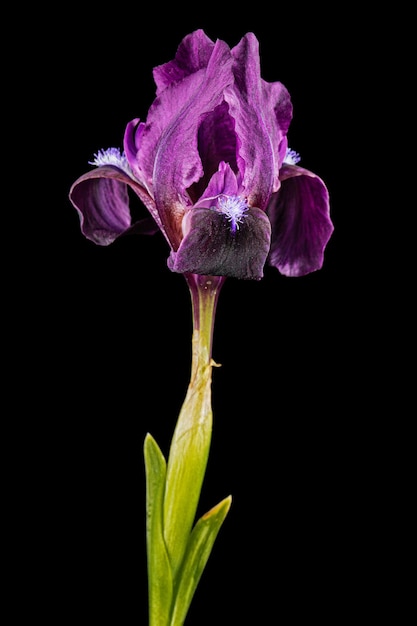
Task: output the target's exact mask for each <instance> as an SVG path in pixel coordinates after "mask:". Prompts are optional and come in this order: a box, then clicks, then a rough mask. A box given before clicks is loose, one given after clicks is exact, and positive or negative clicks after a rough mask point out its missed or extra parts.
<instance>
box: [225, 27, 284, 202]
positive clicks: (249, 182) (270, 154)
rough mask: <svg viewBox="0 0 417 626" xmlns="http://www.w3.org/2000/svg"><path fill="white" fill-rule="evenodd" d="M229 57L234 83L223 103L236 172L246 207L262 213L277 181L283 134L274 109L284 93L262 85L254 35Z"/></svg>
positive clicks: (227, 91)
mask: <svg viewBox="0 0 417 626" xmlns="http://www.w3.org/2000/svg"><path fill="white" fill-rule="evenodd" d="M231 53H232V56H233V59H234V64H233V74H234V78H235V81H234V85H233V86H232V87H230V88H228V89H227V90H225V100H226V102H227V103H228V104H229V111H230V115H231V116H232V117H233V119H234V120H235V132H236V135H237V138H238V145H237V149H238V157H237V163H238V168H239V170H240V172H242V174H243V186H244V188H245V191H246V195H247V197H248V201H249V204H250V205H252V206H257V207H259V208H261V209H263V210H265V209H266V206H267V203H268V200H269V198H270V195H271V193H272V191H273V189H274V187H276V184H277V181H278V170H279V164H278V161H277V155H276V153H275V150H276V149H277V148H278V145H279V143H280V139H281V138H282V135H283V134H284V133H283V131H281V130H280V128H279V127H278V125H277V115H276V112H275V111H274V107H275V105H276V103H277V102H279V101H280V99H281V100H282V99H283V98H284V96H283V94H284V91H286V90H285V88H284V87H282V88H280V87H279V86H275V87H270V88H269V89H268V88H267V87H266V83H265V81H262V79H261V73H260V59H259V45H258V40H257V39H256V37H255V35H254V34H253V33H247V34H246V35H245V36H244V37H243V38H242V39H241V41H240V42H239V44H238V45H237V46H235V47H234V48H233V49H232V51H231ZM272 141H274V142H275V145H276V147H275V146H273V144H272Z"/></svg>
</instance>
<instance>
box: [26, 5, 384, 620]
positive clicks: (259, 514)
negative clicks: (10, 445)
mask: <svg viewBox="0 0 417 626" xmlns="http://www.w3.org/2000/svg"><path fill="white" fill-rule="evenodd" d="M307 6H308V7H309V8H307V9H306V8H305V7H301V6H300V5H299V4H293V5H291V7H289V6H288V5H287V4H286V5H285V7H284V6H279V5H275V8H274V11H273V12H272V13H271V9H272V5H269V4H267V5H266V6H263V5H262V3H258V2H257V3H254V4H252V5H250V6H249V7H246V8H244V7H243V5H229V6H227V9H228V11H227V13H226V14H224V13H223V11H224V10H226V5H225V6H224V7H223V6H219V5H215V6H214V5H204V6H202V5H199V6H198V7H197V6H194V7H191V8H189V7H187V5H184V6H183V5H181V4H180V5H178V4H177V5H175V6H173V5H169V8H168V9H167V8H164V7H161V6H159V5H158V6H156V5H155V7H147V8H146V9H144V8H141V7H140V6H139V5H130V4H126V3H119V4H118V5H117V6H115V7H111V9H107V8H104V6H101V5H96V4H94V5H93V4H91V5H90V4H89V3H87V4H86V6H85V7H83V9H82V10H81V9H79V8H78V9H77V10H75V9H69V8H65V9H60V10H59V12H56V13H50V14H49V15H48V19H50V20H51V25H52V26H51V28H50V29H46V30H47V34H46V36H45V39H43V38H42V36H39V39H38V42H37V48H36V52H37V60H36V63H35V64H34V68H33V78H35V79H37V84H38V86H39V89H37V88H35V89H33V90H31V102H32V103H34V105H35V106H37V108H38V111H39V115H38V116H37V117H35V118H34V119H33V120H32V123H33V127H34V128H35V132H36V131H38V132H39V134H40V137H41V138H42V139H41V143H42V146H41V152H42V154H44V156H43V163H42V166H41V168H40V169H41V170H42V183H41V184H38V186H37V189H36V191H37V193H36V201H35V202H34V206H33V207H31V211H32V209H33V213H32V215H31V218H30V220H29V225H28V227H27V229H26V231H25V234H26V235H27V236H28V238H29V239H30V240H34V241H35V242H36V245H35V246H34V248H35V249H34V252H32V253H31V256H29V257H28V258H27V263H26V264H25V269H24V271H23V272H22V279H21V282H20V285H21V294H20V296H21V299H22V300H23V310H24V311H26V313H27V312H28V311H30V316H26V320H25V329H26V333H25V336H26V343H25V347H24V349H23V350H24V351H23V354H22V352H20V357H19V376H20V377H21V379H22V380H25V384H22V388H23V389H24V390H25V391H24V393H22V396H21V397H19V396H18V398H17V402H18V405H19V404H20V405H21V406H22V407H23V406H24V403H25V401H26V400H27V395H29V396H30V403H31V407H32V411H33V416H34V419H33V420H30V421H29V423H26V421H25V420H24V427H23V425H22V430H21V432H20V437H21V439H20V441H21V447H22V449H24V450H27V454H22V457H23V456H24V457H25V458H26V462H27V465H28V467H29V470H28V471H25V472H24V476H25V480H24V490H23V496H22V499H23V502H24V505H23V506H24V509H25V511H26V515H25V519H28V518H30V520H31V523H30V526H29V528H30V530H29V532H27V526H25V524H23V529H24V530H25V532H24V541H25V545H26V558H25V564H26V565H25V570H24V571H25V575H26V576H27V580H28V581H29V586H30V587H32V586H34V589H35V590H34V591H33V595H31V596H30V600H29V602H30V605H31V607H33V611H34V613H36V614H39V615H41V616H42V617H43V619H44V621H48V620H51V621H53V622H54V623H57V624H61V623H73V622H75V621H76V622H78V623H84V622H85V623H87V622H88V623H92V624H95V623H103V624H107V623H109V624H117V625H118V624H123V625H124V626H130V625H133V624H140V625H142V624H143V625H144V626H145V624H146V623H147V586H146V585H147V583H146V552H145V550H146V545H145V478H144V466H143V452H142V449H143V441H144V438H145V435H146V433H148V432H150V433H151V434H152V435H153V436H154V437H155V439H156V441H157V442H158V443H159V445H160V447H161V449H162V450H163V452H164V453H165V455H166V456H167V455H168V450H169V443H170V438H171V436H172V433H173V429H174V426H175V421H176V417H177V415H178V412H179V409H180V407H181V403H182V400H183V398H184V395H185V392H186V388H187V385H188V379H189V368H190V347H191V343H190V342H191V331H192V326H191V308H190V304H191V303H190V298H189V294H188V289H187V287H186V283H185V281H184V279H183V277H182V276H181V275H177V274H173V273H171V272H170V271H169V270H168V269H167V266H166V258H167V255H168V248H167V245H166V242H165V240H163V238H162V236H160V235H156V236H154V237H152V238H138V239H135V238H127V239H122V240H119V241H117V242H115V243H114V244H113V245H112V246H110V247H107V248H100V247H98V246H95V245H94V244H92V243H91V242H89V241H87V240H86V239H84V238H83V236H82V235H81V232H80V229H79V221H78V217H77V215H76V212H75V209H74V208H73V207H72V205H71V204H70V202H69V200H68V192H69V188H70V186H71V184H72V183H73V182H74V180H75V179H76V178H78V176H80V175H81V174H83V173H84V172H85V171H87V170H88V169H90V166H89V165H88V161H89V160H91V159H92V157H93V154H94V153H95V152H97V151H98V150H99V149H101V148H103V149H105V148H107V147H110V146H117V147H121V145H122V140H123V133H124V129H125V125H126V124H127V123H128V122H129V121H130V120H131V119H132V118H134V117H140V118H142V119H145V118H146V115H147V110H148V108H149V106H150V105H151V103H152V101H153V99H154V93H155V92H154V83H153V78H152V68H153V67H154V66H156V65H159V64H161V63H164V62H166V61H169V60H171V59H172V58H173V57H174V55H175V52H176V49H177V46H178V44H179V43H180V41H181V39H182V38H183V37H184V36H185V35H186V34H188V33H189V32H191V31H193V30H195V29H197V28H203V29H204V30H205V31H206V33H207V34H208V35H209V36H210V37H211V38H212V39H213V40H215V39H216V38H221V39H224V40H225V41H227V43H228V44H229V45H230V46H233V45H236V44H237V43H238V41H239V40H240V38H241V37H242V36H243V35H244V34H245V33H246V32H248V31H253V32H254V33H255V35H256V36H257V37H258V40H259V43H260V55H261V69H262V76H263V78H265V79H266V80H268V81H275V80H280V81H281V82H283V83H284V85H285V86H286V87H287V88H288V89H289V91H290V93H291V96H292V100H293V106H294V117H293V121H292V125H291V127H290V131H289V143H290V146H291V147H292V148H293V149H294V150H296V151H298V152H299V153H300V154H301V157H302V162H301V165H303V166H304V167H306V168H307V169H310V170H312V171H314V172H315V173H317V174H318V175H319V176H321V177H322V178H323V180H324V181H325V182H326V184H327V186H328V188H329V192H330V199H331V216H332V220H333V223H334V226H335V231H334V234H333V236H332V238H331V240H330V242H329V244H328V246H327V249H326V253H325V261H324V266H323V268H322V269H321V270H320V271H318V272H315V273H314V274H311V275H309V276H306V277H303V278H297V279H289V278H285V277H283V276H281V275H280V274H279V273H278V271H277V270H275V269H273V268H265V276H264V279H263V280H262V281H259V282H244V281H236V280H228V281H226V283H225V286H224V288H223V290H222V293H221V295H220V300H219V305H218V310H217V317H216V323H215V332H214V347H213V357H214V359H215V360H216V361H217V362H218V363H220V364H221V365H222V367H221V368H218V369H215V370H214V373H213V410H214V429H213V440H212V448H211V454H210V458H209V463H208V468H207V474H206V479H205V483H204V487H203V492H202V495H201V501H200V507H199V513H200V514H202V513H204V512H205V511H207V510H208V509H209V508H211V506H213V505H214V504H216V503H217V502H219V501H220V500H221V499H222V498H224V497H225V496H227V495H229V494H232V496H233V503H232V507H231V510H230V512H229V515H228V516H227V518H226V520H225V522H224V525H223V527H222V529H221V531H220V533H219V536H218V538H217V540H216V543H215V546H214V549H213V552H212V555H211V556H210V559H209V562H208V564H207V567H206V570H205V572H204V573H203V577H202V579H201V582H200V584H199V586H198V588H197V592H196V595H195V598H194V600H193V603H192V606H191V609H190V613H189V616H188V619H187V622H186V623H187V624H189V625H190V626H193V625H197V624H198V625H200V626H203V625H205V624H217V625H218V626H222V625H223V624H240V623H251V624H257V625H258V624H259V625H260V624H275V623H280V624H286V625H287V624H288V625H289V624H296V623H297V624H298V623H307V622H309V621H310V619H315V620H317V621H319V622H320V623H322V624H332V625H333V624H339V623H344V622H345V621H347V622H349V623H350V622H353V621H355V622H356V619H357V616H358V614H359V613H360V615H361V617H362V618H363V619H365V620H367V619H368V618H371V617H372V615H374V614H375V613H374V612H375V607H376V606H379V607H380V608H381V607H382V608H383V610H385V611H389V610H390V607H391V604H390V603H391V599H390V596H389V594H388V595H386V594H385V593H384V592H383V591H381V588H380V585H379V582H378V581H379V580H380V579H381V578H382V579H383V578H384V576H385V573H386V572H387V566H386V559H387V558H388V556H387V548H386V547H385V549H384V550H382V551H381V549H380V548H381V540H382V535H383V533H382V531H381V519H380V516H379V512H380V511H381V494H382V493H384V492H385V491H386V490H387V489H391V484H390V481H391V479H390V471H391V463H392V462H391V461H390V459H391V457H392V455H393V450H392V449H391V450H390V449H389V448H388V450H387V449H386V447H385V444H384V445H383V444H382V443H380V442H381V440H384V441H385V437H386V434H387V433H386V430H387V428H389V426H387V425H386V424H384V423H383V422H382V421H381V419H380V411H379V409H376V408H375V402H376V400H375V398H376V397H377V396H378V394H380V391H381V390H380V387H379V386H378V383H377V382H376V380H375V370H374V365H373V364H374V362H375V361H376V360H378V356H379V355H378V351H379V350H381V352H383V351H384V350H385V346H382V345H381V344H380V343H379V342H378V341H377V338H378V335H379V327H378V325H376V324H375V319H376V311H377V309H378V305H377V304H376V303H378V304H379V303H380V302H381V301H382V302H384V301H385V300H387V299H389V297H390V290H393V289H394V287H393V285H392V284H391V283H390V282H389V279H387V280H385V282H384V283H382V282H380V281H379V280H377V279H375V275H374V274H373V270H374V265H375V259H374V258H373V256H372V254H371V253H370V252H369V239H370V238H371V239H372V238H373V237H376V235H375V232H373V233H371V228H370V226H371V224H372V223H373V219H374V216H375V215H376V207H375V206H373V205H372V203H371V204H370V203H369V202H368V199H367V191H366V190H365V191H364V190H363V174H364V171H365V169H366V164H365V163H364V162H363V161H362V158H363V157H362V154H361V155H360V158H359V159H358V146H360V145H361V143H362V142H363V141H364V136H363V132H362V128H360V127H359V123H360V122H361V121H363V118H364V117H366V116H367V104H366V96H367V93H369V92H370V91H372V85H373V81H374V80H375V68H376V69H378V64H381V63H382V60H381V57H378V55H377V53H376V51H375V47H374V45H375V44H373V45H371V43H370V42H369V40H368V37H367V33H368V30H369V24H365V23H364V18H363V16H362V15H361V14H360V12H357V11H353V10H352V9H349V6H348V5H346V6H340V5H338V8H337V10H336V9H330V11H329V9H328V8H326V9H325V8H324V4H323V5H322V8H320V5H319V6H318V7H317V6H316V5H307ZM326 7H327V5H326ZM359 103H360V104H359ZM359 109H360V111H359ZM365 139H366V138H365ZM365 150H366V149H365ZM45 162H47V164H45ZM38 165H39V163H34V164H33V166H32V169H33V168H35V169H36V168H37V166H38ZM353 169H354V172H355V173H354V175H353ZM361 181H362V182H361ZM35 215H36V217H35ZM32 243H33V241H32ZM25 249H27V250H29V247H27V248H25ZM35 258H36V263H35ZM387 290H388V291H387ZM28 320H29V321H28ZM26 381H27V382H26ZM28 459H29V460H28ZM381 459H383V460H382V462H381ZM382 517H383V516H382ZM387 575H388V573H387ZM35 581H36V582H35ZM376 581H377V582H376Z"/></svg>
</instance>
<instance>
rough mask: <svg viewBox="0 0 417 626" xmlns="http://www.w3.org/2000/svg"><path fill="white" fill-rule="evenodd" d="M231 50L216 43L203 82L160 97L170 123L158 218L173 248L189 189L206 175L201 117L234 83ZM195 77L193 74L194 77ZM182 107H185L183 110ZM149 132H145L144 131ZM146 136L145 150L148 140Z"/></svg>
mask: <svg viewBox="0 0 417 626" xmlns="http://www.w3.org/2000/svg"><path fill="white" fill-rule="evenodd" d="M231 67H232V58H231V56H230V49H229V47H228V46H227V44H225V43H224V42H222V41H217V42H216V44H215V46H214V48H213V52H212V55H211V57H210V60H209V63H208V66H207V69H206V70H205V72H204V74H203V81H202V82H200V83H199V84H195V85H194V87H195V88H194V89H193V90H192V91H191V90H190V89H188V88H186V92H184V91H183V89H184V88H185V86H184V83H185V82H187V81H184V82H183V83H180V84H179V85H177V86H176V87H175V89H176V90H177V91H178V93H175V94H174V92H172V94H169V100H167V101H166V102H165V97H166V94H167V91H170V90H165V91H164V92H162V94H161V107H160V115H161V116H163V115H164V114H165V111H164V108H163V106H164V105H165V106H166V107H167V110H166V114H167V115H168V116H169V118H170V119H169V124H168V126H167V127H166V128H165V129H164V130H163V132H162V135H161V136H160V137H159V139H158V142H157V153H156V155H155V161H154V168H153V191H154V196H155V201H156V206H157V208H158V212H159V215H160V217H161V220H162V222H163V223H164V225H165V228H166V231H167V233H168V236H169V238H170V241H171V244H172V247H173V248H174V249H176V248H177V247H178V245H179V243H180V241H181V238H182V235H181V222H182V217H183V215H184V212H185V210H186V207H187V206H189V207H191V206H192V204H193V202H192V201H191V199H190V197H189V194H188V192H187V189H188V188H189V187H190V186H191V185H192V183H194V182H196V181H198V180H199V179H200V178H201V176H202V175H203V168H202V164H201V159H200V155H199V152H198V128H199V124H200V121H201V118H202V116H203V115H204V114H205V113H207V112H209V111H212V110H213V109H214V108H215V107H217V106H218V105H219V104H221V102H222V101H223V91H224V89H225V88H226V86H227V85H229V84H230V83H231V82H233V75H232V71H231ZM195 76H196V75H195V74H194V75H193V78H194V77H195ZM172 98H175V102H176V108H175V107H174V110H175V111H176V114H175V115H172V108H173V107H172ZM181 107H182V108H181ZM145 133H146V131H145ZM145 133H144V136H143V143H142V151H143V150H144V149H145V145H146V137H145Z"/></svg>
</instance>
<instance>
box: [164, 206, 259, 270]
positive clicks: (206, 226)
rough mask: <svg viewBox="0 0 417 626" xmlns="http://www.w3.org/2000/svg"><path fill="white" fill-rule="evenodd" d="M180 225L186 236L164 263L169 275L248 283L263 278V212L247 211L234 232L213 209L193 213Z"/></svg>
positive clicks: (226, 220) (255, 209)
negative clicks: (221, 277)
mask: <svg viewBox="0 0 417 626" xmlns="http://www.w3.org/2000/svg"><path fill="white" fill-rule="evenodd" d="M184 222H185V230H188V233H187V234H186V235H185V237H184V239H183V240H182V242H181V245H180V247H179V248H178V251H177V252H174V251H172V252H171V255H170V257H169V259H168V267H169V268H170V269H171V270H172V271H173V272H180V273H192V274H208V275H212V276H229V277H233V278H240V279H252V280H260V279H261V278H262V277H263V268H264V265H265V261H266V258H267V255H268V252H269V245H270V236H271V225H270V222H269V220H268V218H267V216H266V215H265V213H264V212H263V211H261V210H260V209H257V208H248V210H247V212H246V213H245V215H244V218H243V220H242V222H241V223H239V227H238V228H236V229H235V230H233V229H232V228H231V227H230V223H229V220H228V219H227V218H226V216H225V215H224V214H222V213H220V212H219V211H217V210H215V209H193V210H191V211H190V212H189V213H187V215H186V217H185V218H184Z"/></svg>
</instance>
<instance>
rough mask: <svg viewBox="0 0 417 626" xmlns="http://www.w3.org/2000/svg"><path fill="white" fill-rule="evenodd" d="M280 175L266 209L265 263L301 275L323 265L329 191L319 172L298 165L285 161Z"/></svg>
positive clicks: (330, 228) (328, 226)
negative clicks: (268, 240) (268, 225)
mask: <svg viewBox="0 0 417 626" xmlns="http://www.w3.org/2000/svg"><path fill="white" fill-rule="evenodd" d="M280 178H281V187H280V189H279V191H277V192H276V193H274V194H273V195H272V197H271V200H270V203H269V205H268V209H267V215H268V217H269V219H270V221H271V226H272V233H271V251H270V253H269V255H268V263H269V264H270V265H272V266H274V267H276V268H277V269H278V270H279V271H280V272H281V274H284V275H286V276H304V275H305V274H309V273H310V272H314V271H315V270H318V269H320V268H321V267H322V265H323V257H324V249H325V247H326V244H327V242H328V240H329V239H330V236H331V234H332V232H333V224H332V222H331V219H330V214H329V193H328V190H327V188H326V186H325V184H324V182H323V181H322V180H321V179H320V178H319V177H318V176H316V175H315V174H313V173H312V172H309V171H308V170H305V169H303V168H301V167H298V166H294V165H284V166H283V167H282V169H281V171H280Z"/></svg>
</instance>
